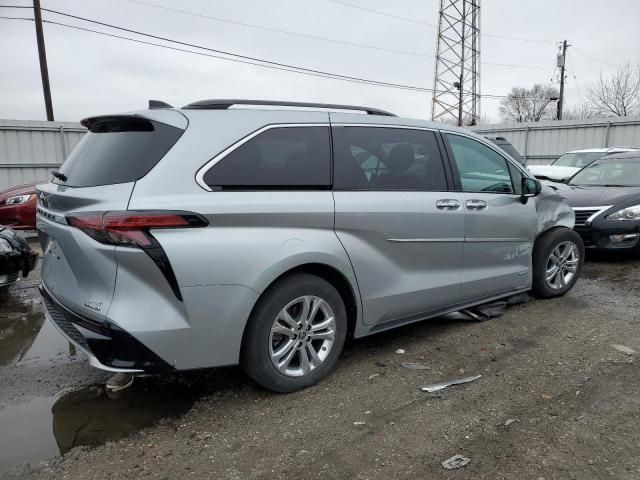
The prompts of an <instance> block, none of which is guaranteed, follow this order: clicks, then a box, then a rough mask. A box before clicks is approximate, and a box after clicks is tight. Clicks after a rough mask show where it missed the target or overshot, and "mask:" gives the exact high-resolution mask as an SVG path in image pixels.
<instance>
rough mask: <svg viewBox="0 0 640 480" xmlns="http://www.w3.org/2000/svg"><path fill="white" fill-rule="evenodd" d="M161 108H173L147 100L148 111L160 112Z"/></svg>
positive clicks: (157, 101)
mask: <svg viewBox="0 0 640 480" xmlns="http://www.w3.org/2000/svg"><path fill="white" fill-rule="evenodd" d="M163 108H173V106H172V105H169V104H168V103H167V102H163V101H162V100H149V110H161V109H163Z"/></svg>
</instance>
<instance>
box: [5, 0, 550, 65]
mask: <svg viewBox="0 0 640 480" xmlns="http://www.w3.org/2000/svg"><path fill="white" fill-rule="evenodd" d="M125 1H127V2H131V3H136V4H140V5H146V6H149V7H154V8H159V9H162V10H167V11H172V12H176V13H182V14H184V15H191V16H196V17H202V18H207V19H210V20H215V21H220V22H228V23H232V24H235V25H241V26H245V27H250V28H257V29H261V30H265V31H271V32H277V33H283V34H287V35H294V36H298V37H303V38H310V39H316V40H324V41H328V42H334V43H338V44H342V45H350V46H355V47H361V48H368V49H372V50H379V51H385V52H390V53H398V54H403V55H411V56H416V57H427V58H435V56H434V55H431V54H428V53H421V52H412V51H408V50H396V49H391V48H385V47H378V46H374V45H368V44H364V43H354V42H348V41H343V40H338V39H333V38H329V37H321V36H315V35H309V34H304V33H298V32H291V31H288V30H280V29H275V28H271V27H265V26H262V25H255V24H249V23H244V22H240V21H236V20H229V19H224V18H221V17H213V16H209V15H205V14H200V13H197V12H192V11H187V10H180V9H177V8H172V7H165V6H163V5H157V4H155V3H151V2H145V1H142V0H125ZM0 8H31V7H23V6H15V5H0ZM42 10H45V11H49V12H52V13H57V14H59V15H65V16H68V17H71V18H76V19H79V20H84V21H88V22H93V23H97V24H99V25H103V26H108V25H107V24H103V23H102V22H98V21H95V20H91V19H85V18H83V17H77V16H74V15H71V14H68V13H63V12H58V11H56V10H50V9H46V8H43V9H42ZM115 28H120V27H115ZM124 30H126V29H124ZM131 33H135V32H134V31H131ZM482 64H483V65H491V66H494V67H505V68H523V69H531V70H549V67H543V66H540V65H521V64H514V63H495V62H482Z"/></svg>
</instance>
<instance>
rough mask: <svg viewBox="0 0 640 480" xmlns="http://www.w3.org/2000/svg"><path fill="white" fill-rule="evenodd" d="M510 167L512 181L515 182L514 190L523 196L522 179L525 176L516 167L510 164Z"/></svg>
mask: <svg viewBox="0 0 640 480" xmlns="http://www.w3.org/2000/svg"><path fill="white" fill-rule="evenodd" d="M508 166H509V173H510V174H511V179H512V180H513V190H514V192H515V193H517V194H518V195H522V179H523V178H524V175H523V174H522V172H521V171H520V170H519V169H518V168H517V167H516V166H514V165H512V164H510V163H509V164H508Z"/></svg>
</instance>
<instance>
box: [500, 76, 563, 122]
mask: <svg viewBox="0 0 640 480" xmlns="http://www.w3.org/2000/svg"><path fill="white" fill-rule="evenodd" d="M557 98H558V90H557V89H556V88H555V87H552V86H547V85H541V84H535V85H534V86H533V88H531V89H526V88H523V87H513V88H512V89H511V92H509V95H508V96H507V98H505V99H503V100H502V101H501V102H500V116H501V117H502V119H503V120H506V121H512V122H539V121H540V120H545V119H552V118H554V116H555V115H554V109H553V107H554V105H555V103H553V100H552V99H557Z"/></svg>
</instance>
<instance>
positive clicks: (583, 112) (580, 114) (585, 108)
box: [562, 103, 598, 120]
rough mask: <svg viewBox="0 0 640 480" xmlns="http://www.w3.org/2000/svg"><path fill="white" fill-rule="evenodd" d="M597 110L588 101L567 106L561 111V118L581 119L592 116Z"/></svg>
mask: <svg viewBox="0 0 640 480" xmlns="http://www.w3.org/2000/svg"><path fill="white" fill-rule="evenodd" d="M597 116H598V112H597V111H596V110H594V108H593V107H592V106H591V105H590V104H588V103H581V104H580V105H573V106H570V107H567V108H565V109H564V111H563V112H562V119H563V120H581V119H584V118H594V117H597Z"/></svg>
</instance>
